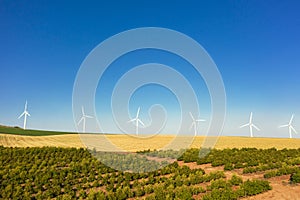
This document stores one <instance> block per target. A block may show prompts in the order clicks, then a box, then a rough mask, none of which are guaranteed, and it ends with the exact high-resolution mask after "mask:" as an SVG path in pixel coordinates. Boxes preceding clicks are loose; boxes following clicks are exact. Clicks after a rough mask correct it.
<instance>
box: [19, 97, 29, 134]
mask: <svg viewBox="0 0 300 200" xmlns="http://www.w3.org/2000/svg"><path fill="white" fill-rule="evenodd" d="M23 116H24V124H23V129H24V130H25V129H26V123H27V116H29V117H30V114H29V112H28V111H27V100H26V102H25V107H24V112H23V113H22V114H21V115H20V116H19V117H18V119H20V118H21V117H23Z"/></svg>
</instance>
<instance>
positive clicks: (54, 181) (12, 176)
mask: <svg viewBox="0 0 300 200" xmlns="http://www.w3.org/2000/svg"><path fill="white" fill-rule="evenodd" d="M0 153H1V156H0V163H1V165H0V177H1V180H2V181H1V185H0V189H1V191H2V192H1V194H0V195H1V196H0V197H1V198H2V199H48V198H55V199H75V198H77V199H137V198H142V199H204V200H210V199H221V198H222V199H240V198H255V197H256V196H257V197H258V198H257V199H259V195H266V194H268V191H272V185H274V181H272V179H274V178H276V177H283V179H282V180H281V182H282V183H281V184H285V186H284V187H286V189H289V188H293V187H294V189H296V191H297V190H299V186H297V185H296V184H297V183H298V182H300V180H299V176H300V169H299V165H300V160H299V155H300V150H299V149H298V150H287V149H283V150H276V149H266V150H260V149H254V148H245V149H225V150H212V151H211V152H210V153H209V154H208V155H207V156H205V157H203V158H199V157H198V155H199V150H198V149H189V150H187V151H186V152H185V153H184V154H183V155H182V156H181V157H179V159H178V161H176V162H174V163H172V164H170V165H167V166H165V167H163V168H162V169H159V170H155V171H153V172H147V173H146V172H145V173H143V172H141V173H130V172H124V171H117V170H114V169H112V168H109V167H107V166H105V165H103V164H102V163H101V162H99V161H98V160H97V159H95V157H93V156H92V155H91V153H90V152H89V151H88V150H86V149H83V148H57V147H42V148H37V147H35V148H20V147H17V148H8V147H0ZM94 153H96V154H97V152H94ZM177 153H178V152H177V151H169V152H165V151H143V152H139V153H138V154H135V155H139V156H152V157H166V156H168V157H169V156H172V155H173V156H176V154H177ZM122 156H124V158H125V160H126V159H129V160H128V161H129V162H125V163H131V160H130V159H133V160H134V157H132V155H127V154H122ZM107 159H108V158H107ZM152 162H156V161H152ZM139 164H140V165H143V163H139ZM125 165H126V164H125ZM228 166H230V167H228ZM124 167H126V166H124ZM277 184H278V183H277ZM293 184H294V186H293ZM295 187H296V188H295ZM290 195H291V194H290ZM296 195H299V193H294V196H292V198H291V199H293V198H294V199H297V196H296ZM298 197H299V196H298Z"/></svg>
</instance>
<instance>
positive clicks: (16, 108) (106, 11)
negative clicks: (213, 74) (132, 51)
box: [0, 0, 300, 137]
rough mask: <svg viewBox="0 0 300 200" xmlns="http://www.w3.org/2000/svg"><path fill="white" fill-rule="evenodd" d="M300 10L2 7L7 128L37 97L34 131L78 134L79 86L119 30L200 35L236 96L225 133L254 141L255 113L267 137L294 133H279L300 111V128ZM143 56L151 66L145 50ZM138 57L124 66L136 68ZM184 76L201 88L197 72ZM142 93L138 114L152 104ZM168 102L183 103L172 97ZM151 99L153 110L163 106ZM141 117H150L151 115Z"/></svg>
mask: <svg viewBox="0 0 300 200" xmlns="http://www.w3.org/2000/svg"><path fill="white" fill-rule="evenodd" d="M299 10H300V2H299V1H296V0H295V1H281V0H277V1H270V0H266V1H258V0H253V1H233V0H232V1H106V2H104V1H90V2H88V3H87V2H85V3H83V2H81V3H79V2H73V1H64V2H61V1H22V0H21V1H6V0H4V1H0V91H1V96H0V124H6V125H18V126H21V125H22V120H18V119H16V118H17V117H18V115H19V114H20V113H21V112H22V111H23V106H24V103H25V100H26V99H27V100H28V106H29V107H28V109H29V112H30V113H31V115H32V116H31V117H30V118H29V119H28V127H29V128H32V129H50V130H71V131H72V130H75V126H74V122H73V115H72V90H73V83H74V80H75V77H76V73H77V71H78V70H79V68H80V65H81V63H82V61H83V60H84V58H85V57H86V56H87V55H88V53H89V52H90V51H91V50H92V49H93V48H94V47H95V46H96V45H98V44H99V43H100V42H102V41H103V40H105V39H107V38H108V37H110V36H112V35H114V34H117V33H119V32H122V31H125V30H128V29H132V28H138V27H149V26H151V27H165V28H169V29H174V30H176V31H180V32H182V33H184V34H186V35H188V36H190V37H191V38H193V39H195V40H196V41H197V42H199V43H200V44H201V45H202V46H203V47H204V48H205V49H206V51H207V52H208V53H209V54H210V56H211V57H212V58H213V60H214V61H215V63H216V64H217V66H218V68H219V70H220V73H221V75H222V77H223V81H224V84H225V87H226V92H227V118H226V124H225V128H224V134H226V135H248V129H238V127H239V126H240V125H241V124H244V123H246V122H247V121H248V117H249V113H250V112H251V111H253V112H254V117H255V119H254V120H255V123H256V124H257V125H258V126H259V127H260V128H261V129H262V131H261V132H260V134H261V135H260V136H275V137H286V136H287V130H278V129H277V127H278V125H280V124H282V123H285V122H288V120H289V118H290V116H291V114H292V113H294V114H295V115H296V116H295V124H294V125H295V128H296V129H297V130H300V103H299V102H300V93H299V91H300V90H299V89H300V78H299V77H300V56H299V53H300V12H299ZM150 54H151V52H150ZM135 56H139V58H143V59H144V60H145V62H147V61H148V60H151V59H148V58H147V56H146V54H145V52H144V53H143V55H138V54H137V55H135ZM167 56H168V55H164V54H162V55H161V56H160V57H158V61H160V60H163V59H164V58H165V57H167ZM132 58H133V59H131V60H130V59H127V60H126V59H125V60H123V61H122V60H121V61H120V62H123V63H127V66H130V64H133V63H135V62H133V61H132V60H134V56H133V57H132ZM141 63H142V62H141ZM175 68H176V66H175ZM108 73H111V75H109V74H108V77H113V76H112V74H119V73H120V71H119V70H118V68H117V67H115V68H113V67H112V69H111V71H110V72H108ZM182 73H187V75H190V77H189V79H191V80H192V81H191V82H192V84H194V86H195V87H197V86H196V81H195V80H194V79H196V78H197V77H193V75H192V74H193V73H192V71H189V70H187V71H184V70H183V71H182ZM108 83H113V81H108ZM110 87H112V86H110ZM108 88H109V87H108ZM154 89H155V88H154ZM154 89H152V90H151V89H149V91H148V92H150V93H151V91H154ZM156 89H157V90H160V89H159V88H156ZM145 91H147V88H145ZM145 91H144V94H147V92H145ZM199 91H201V87H199ZM139 93H141V91H137V93H136V98H137V100H136V101H137V102H138V103H134V102H133V103H132V105H131V108H130V109H131V110H132V111H131V112H132V113H131V114H132V116H133V115H134V112H135V110H136V108H137V105H138V104H140V103H141V101H143V100H138V99H139V98H140V97H139ZM200 93H201V92H200ZM148 94H149V93H148ZM198 95H199V96H201V94H198ZM140 96H143V95H141V94H140ZM150 96H151V95H150ZM97 98H99V97H97ZM144 98H145V97H144ZM161 98H162V99H161V101H162V103H164V102H169V103H170V102H171V104H172V105H173V104H174V106H176V101H174V100H173V99H172V97H170V95H169V94H168V93H166V94H165V95H163V96H162V97H161ZM169 98H170V99H169ZM148 99H150V100H149V101H145V105H142V106H144V109H148V108H149V105H150V104H151V103H155V102H154V101H151V98H147V100H148ZM139 101H140V102H139ZM205 101H206V100H205V98H204V102H205ZM172 102H173V103H172ZM97 106H98V107H99V108H100V107H101V106H103V105H97ZM200 106H201V105H200ZM166 107H168V105H167V106H166ZM171 107H172V106H171ZM203 107H204V108H203V109H202V110H204V111H203V114H202V113H201V115H202V116H203V118H206V119H209V109H205V108H206V106H205V104H204V105H203ZM170 109H172V108H170ZM206 111H207V112H206ZM97 112H98V111H97ZM99 112H100V111H99ZM170 112H172V111H170ZM141 117H142V118H144V121H146V122H147V121H149V119H147V116H146V115H145V114H142V115H141ZM203 126H204V127H203V128H205V126H206V125H203ZM170 130H171V129H170ZM111 132H114V130H111ZM299 132H300V131H299ZM298 137H299V136H298Z"/></svg>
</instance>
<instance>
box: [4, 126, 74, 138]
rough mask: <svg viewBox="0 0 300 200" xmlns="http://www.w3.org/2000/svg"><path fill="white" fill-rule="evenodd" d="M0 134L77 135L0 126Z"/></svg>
mask: <svg viewBox="0 0 300 200" xmlns="http://www.w3.org/2000/svg"><path fill="white" fill-rule="evenodd" d="M0 133H5V134H14V135H25V136H49V135H65V134H77V133H74V132H73V133H72V132H59V131H44V130H24V129H22V128H20V127H10V126H3V125H0Z"/></svg>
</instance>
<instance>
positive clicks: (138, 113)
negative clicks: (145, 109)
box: [136, 107, 141, 118]
mask: <svg viewBox="0 0 300 200" xmlns="http://www.w3.org/2000/svg"><path fill="white" fill-rule="evenodd" d="M140 109H141V107H139V108H138V110H137V113H136V118H139V115H140Z"/></svg>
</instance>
